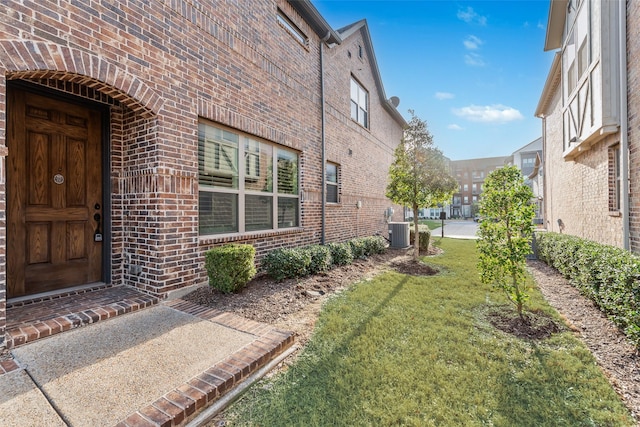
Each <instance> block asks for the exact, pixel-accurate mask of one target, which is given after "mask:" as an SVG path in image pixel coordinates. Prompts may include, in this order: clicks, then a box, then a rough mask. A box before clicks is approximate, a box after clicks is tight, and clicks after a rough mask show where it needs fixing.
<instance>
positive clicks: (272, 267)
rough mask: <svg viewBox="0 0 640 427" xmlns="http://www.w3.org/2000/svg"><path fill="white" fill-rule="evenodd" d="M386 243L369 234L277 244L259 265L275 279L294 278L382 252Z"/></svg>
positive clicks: (320, 271) (382, 239)
mask: <svg viewBox="0 0 640 427" xmlns="http://www.w3.org/2000/svg"><path fill="white" fill-rule="evenodd" d="M386 246H387V245H386V241H385V240H384V238H383V237H381V236H371V237H359V238H356V239H352V240H349V241H348V242H344V243H330V244H328V245H325V246H321V245H311V246H303V247H299V248H280V249H275V250H273V251H271V252H269V253H268V254H266V255H265V257H264V258H263V259H262V264H261V269H262V270H264V271H265V272H266V273H267V274H268V275H269V276H270V277H272V278H273V279H275V280H278V281H282V280H284V279H295V278H300V277H304V276H307V275H309V274H317V273H322V272H325V271H328V270H329V269H331V268H334V267H335V266H339V265H347V264H351V263H352V262H353V260H354V259H358V258H367V257H369V256H371V255H374V254H380V253H383V252H384V251H385V250H386Z"/></svg>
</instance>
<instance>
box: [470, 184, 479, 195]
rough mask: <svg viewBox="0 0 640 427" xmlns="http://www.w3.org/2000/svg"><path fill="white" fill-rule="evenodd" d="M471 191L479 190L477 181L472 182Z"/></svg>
mask: <svg viewBox="0 0 640 427" xmlns="http://www.w3.org/2000/svg"><path fill="white" fill-rule="evenodd" d="M471 191H473V192H474V193H476V192H478V184H476V183H473V184H471Z"/></svg>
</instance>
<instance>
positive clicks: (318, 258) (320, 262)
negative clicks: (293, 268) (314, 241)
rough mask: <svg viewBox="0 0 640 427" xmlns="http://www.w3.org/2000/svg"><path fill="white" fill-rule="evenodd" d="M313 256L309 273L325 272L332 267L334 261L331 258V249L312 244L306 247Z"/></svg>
mask: <svg viewBox="0 0 640 427" xmlns="http://www.w3.org/2000/svg"><path fill="white" fill-rule="evenodd" d="M304 249H305V250H306V251H307V252H309V255H310V256H311V262H310V263H309V268H308V270H309V271H308V274H318V273H324V272H325V271H328V270H329V269H331V266H332V265H333V261H332V259H331V250H330V249H329V248H328V247H326V246H322V245H311V246H307V247H305V248H304Z"/></svg>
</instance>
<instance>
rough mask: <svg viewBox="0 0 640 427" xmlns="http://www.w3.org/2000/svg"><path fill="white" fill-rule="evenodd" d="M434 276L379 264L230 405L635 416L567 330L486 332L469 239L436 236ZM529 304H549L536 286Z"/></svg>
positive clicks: (318, 414)
mask: <svg viewBox="0 0 640 427" xmlns="http://www.w3.org/2000/svg"><path fill="white" fill-rule="evenodd" d="M437 242H438V244H439V245H440V246H441V247H442V248H443V249H444V251H445V252H444V254H443V255H440V256H438V257H435V258H430V259H428V260H427V262H429V263H430V264H432V265H434V266H437V267H438V268H439V269H440V270H441V274H439V275H437V276H432V277H414V276H407V275H401V274H398V273H395V272H387V273H384V274H382V275H379V276H377V277H376V278H374V279H372V280H369V281H363V282H359V283H357V284H355V285H354V286H352V287H351V288H350V289H349V290H348V291H345V292H343V293H342V294H340V295H338V296H336V297H334V298H332V299H330V300H329V301H328V302H327V303H326V304H325V306H324V308H323V311H322V314H321V316H320V319H319V321H318V326H317V329H316V331H315V333H314V336H313V337H312V339H311V341H310V342H309V344H308V345H307V346H306V347H305V349H304V350H303V352H302V354H301V355H300V357H299V358H298V360H297V361H296V362H295V364H294V365H293V366H291V367H290V368H289V369H288V370H287V371H286V372H284V373H282V374H279V375H277V376H275V377H274V378H273V379H270V380H266V381H262V382H260V383H258V384H256V385H255V386H254V387H253V388H252V389H251V391H250V392H248V393H247V394H245V395H244V397H243V398H242V399H241V400H240V401H238V402H236V403H235V404H234V405H233V406H232V407H231V408H230V409H229V411H228V413H227V414H228V418H227V420H228V421H230V422H231V423H232V425H251V426H302V425H304V426H325V425H331V426H370V425H371V426H372V425H375V426H389V425H402V426H516V425H517V426H536V427H539V426H632V425H634V422H633V420H632V419H631V417H630V416H629V414H628V411H627V410H626V408H625V407H624V405H623V404H622V402H621V400H620V399H619V398H618V396H617V395H616V394H615V392H614V391H613V389H612V388H611V386H610V385H609V383H608V382H607V380H606V379H605V377H604V376H603V374H602V372H601V371H600V369H599V368H598V367H597V365H596V363H595V361H594V359H593V357H592V355H591V354H590V352H589V351H588V350H587V349H586V348H585V347H584V346H583V345H582V344H581V343H580V342H579V341H578V340H577V339H576V338H575V337H574V336H573V335H572V334H571V333H570V332H562V333H559V334H555V335H553V336H552V337H551V338H548V339H546V340H543V341H526V340H522V339H518V338H515V337H514V336H511V335H507V334H505V333H502V332H499V331H497V330H495V329H494V328H493V327H492V326H491V325H490V324H489V323H488V322H487V321H486V319H485V316H484V313H486V311H487V310H488V307H491V306H494V305H498V304H504V303H505V300H504V298H503V297H502V294H500V293H497V291H494V290H492V289H491V288H490V287H487V286H484V285H481V284H480V282H479V280H478V273H477V270H476V262H477V258H476V251H475V244H474V242H473V241H468V240H467V241H465V240H450V239H442V240H440V239H438V240H437ZM531 307H532V308H536V309H541V310H544V311H546V312H548V313H550V314H551V315H552V316H555V318H556V319H558V317H557V314H556V313H555V312H554V311H553V310H552V309H551V308H550V307H549V306H548V305H547V304H546V303H545V301H544V300H543V299H542V297H541V296H540V294H539V293H538V292H537V291H534V292H532V298H531Z"/></svg>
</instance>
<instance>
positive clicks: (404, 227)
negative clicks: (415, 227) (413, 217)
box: [389, 222, 410, 249]
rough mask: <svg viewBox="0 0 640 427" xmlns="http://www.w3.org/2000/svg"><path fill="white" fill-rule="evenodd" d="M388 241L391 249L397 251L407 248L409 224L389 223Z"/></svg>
mask: <svg viewBox="0 0 640 427" xmlns="http://www.w3.org/2000/svg"><path fill="white" fill-rule="evenodd" d="M389 240H390V241H391V245H390V246H391V247H392V248H397V249H404V248H408V247H409V245H410V242H409V223H408V222H390V223H389Z"/></svg>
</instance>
